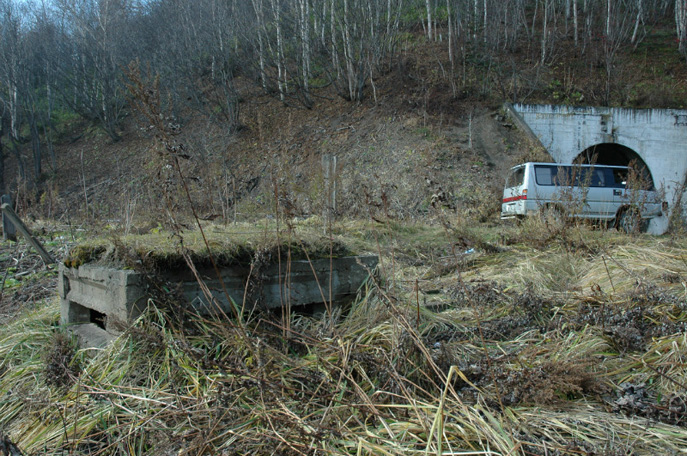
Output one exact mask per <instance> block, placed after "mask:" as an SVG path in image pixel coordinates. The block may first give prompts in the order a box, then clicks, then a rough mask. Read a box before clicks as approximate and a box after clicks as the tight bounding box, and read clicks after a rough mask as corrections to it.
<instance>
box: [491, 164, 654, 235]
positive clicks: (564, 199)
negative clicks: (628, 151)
mask: <svg viewBox="0 0 687 456" xmlns="http://www.w3.org/2000/svg"><path fill="white" fill-rule="evenodd" d="M633 174H634V175H635V176H636V175H637V173H633V172H632V170H631V169H630V168H628V167H627V166H607V165H564V164H559V163H523V164H522V165H518V166H514V167H513V168H511V170H510V172H509V174H508V177H507V178H506V187H505V188H504V190H503V202H502V205H501V218H502V219H508V218H516V217H524V216H527V215H533V214H542V213H545V212H548V213H553V214H556V215H557V216H559V217H564V218H571V217H574V218H582V219H593V220H600V221H606V222H613V226H615V227H617V228H619V229H622V230H623V231H626V232H630V231H638V230H640V229H641V227H642V225H645V224H646V223H644V222H645V221H646V220H648V219H650V218H652V217H656V216H660V215H661V214H662V211H664V210H666V209H667V208H666V203H662V202H661V201H660V199H659V196H658V193H657V192H656V191H655V189H654V188H653V185H651V184H646V185H639V182H640V181H641V179H636V178H633Z"/></svg>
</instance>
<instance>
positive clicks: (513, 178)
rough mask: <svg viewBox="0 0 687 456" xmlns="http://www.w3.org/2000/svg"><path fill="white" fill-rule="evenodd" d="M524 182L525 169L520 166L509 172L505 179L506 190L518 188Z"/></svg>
mask: <svg viewBox="0 0 687 456" xmlns="http://www.w3.org/2000/svg"><path fill="white" fill-rule="evenodd" d="M524 181H525V167H524V166H520V167H518V168H515V169H513V170H511V172H510V174H509V175H508V178H507V179H506V188H511V187H520V186H521V185H522V184H523V182H524Z"/></svg>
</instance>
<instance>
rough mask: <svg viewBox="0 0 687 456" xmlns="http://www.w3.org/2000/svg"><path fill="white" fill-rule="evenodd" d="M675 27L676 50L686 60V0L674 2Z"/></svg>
mask: <svg viewBox="0 0 687 456" xmlns="http://www.w3.org/2000/svg"><path fill="white" fill-rule="evenodd" d="M675 25H676V29H677V42H678V49H679V50H680V53H681V54H682V55H683V56H684V57H686V58H687V0H675Z"/></svg>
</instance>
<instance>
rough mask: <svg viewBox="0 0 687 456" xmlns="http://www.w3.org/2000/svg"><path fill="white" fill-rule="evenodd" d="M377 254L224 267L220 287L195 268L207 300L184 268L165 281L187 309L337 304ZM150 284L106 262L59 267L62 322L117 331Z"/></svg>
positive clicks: (136, 311)
mask: <svg viewBox="0 0 687 456" xmlns="http://www.w3.org/2000/svg"><path fill="white" fill-rule="evenodd" d="M377 263H378V258H377V256H376V255H368V256H353V257H343V258H332V259H331V260H330V259H320V260H313V261H310V262H309V261H291V262H289V263H286V262H284V263H282V264H281V265H279V264H269V265H266V266H264V267H263V268H261V269H260V270H259V271H255V270H254V271H251V270H250V268H247V267H241V266H235V267H225V268H222V269H221V271H220V273H221V275H222V280H223V281H224V285H225V287H226V293H225V290H223V289H222V286H221V284H220V281H219V279H218V278H217V277H216V274H215V272H214V270H212V269H201V270H199V271H198V273H199V275H200V276H201V277H202V278H203V281H204V282H205V285H206V286H207V288H208V289H209V290H210V293H211V294H212V302H210V300H209V299H207V298H206V296H205V294H204V293H203V291H202V290H201V287H200V285H199V284H198V282H197V281H196V279H195V277H194V275H193V274H192V273H191V271H189V270H188V269H184V270H177V271H169V272H167V273H165V274H164V276H163V280H165V281H167V282H170V283H172V284H175V285H177V286H178V287H179V289H180V291H181V293H182V295H183V297H184V301H185V304H186V306H187V308H188V310H189V311H193V312H196V313H200V314H201V315H210V314H214V313H225V314H227V315H232V314H233V310H232V307H231V306H232V301H233V303H235V304H236V305H237V306H238V307H239V308H242V309H244V310H246V311H248V310H252V309H254V308H256V307H257V308H262V309H272V308H279V307H282V306H293V307H298V306H304V305H309V304H322V303H325V302H330V301H332V302H338V301H341V300H344V299H347V298H349V297H352V296H355V294H356V293H357V291H358V289H359V288H360V286H361V285H362V284H363V283H364V282H365V280H367V278H368V277H369V274H370V272H371V271H373V270H374V269H375V268H376V267H377ZM149 286H150V284H149V283H148V282H147V281H146V278H145V276H144V275H142V274H140V273H138V272H135V271H131V270H123V269H115V268H111V267H106V266H95V265H82V266H79V267H78V268H69V267H67V266H65V265H63V264H62V265H60V279H59V282H58V292H59V295H60V299H61V319H62V323H63V324H94V325H95V326H97V327H99V328H101V329H103V330H107V331H109V332H110V333H117V332H118V330H117V327H118V326H119V325H118V324H117V322H130V321H132V320H133V319H135V318H136V317H138V316H139V315H140V313H141V312H142V311H143V309H144V308H145V305H146V303H147V300H148V297H149V294H148V287H149Z"/></svg>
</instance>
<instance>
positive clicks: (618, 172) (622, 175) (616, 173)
mask: <svg viewBox="0 0 687 456" xmlns="http://www.w3.org/2000/svg"><path fill="white" fill-rule="evenodd" d="M625 185H627V169H621V168H616V169H613V187H615V188H625Z"/></svg>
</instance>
